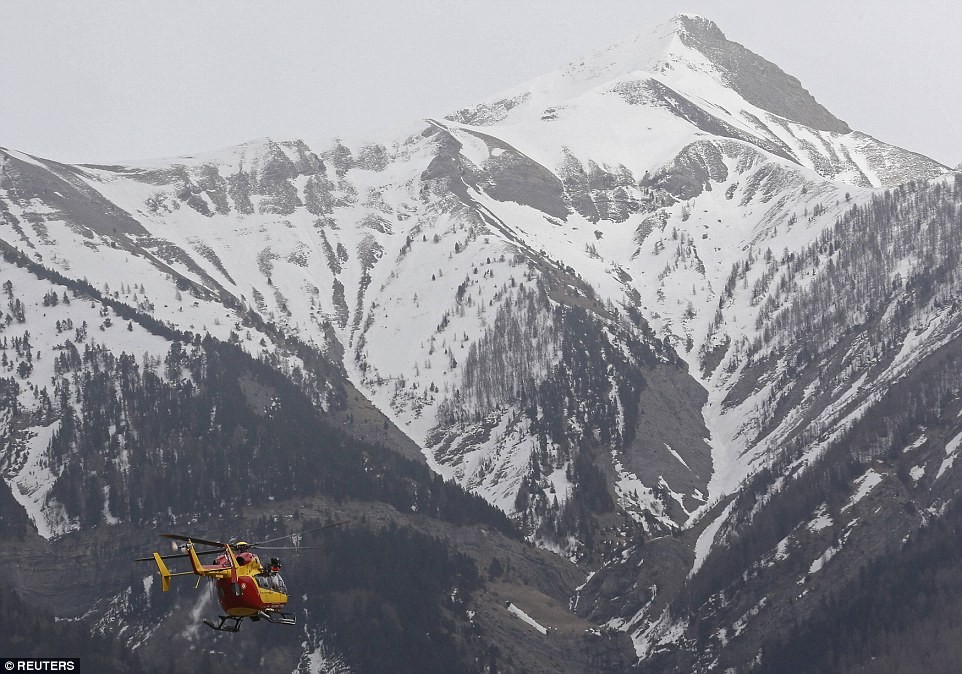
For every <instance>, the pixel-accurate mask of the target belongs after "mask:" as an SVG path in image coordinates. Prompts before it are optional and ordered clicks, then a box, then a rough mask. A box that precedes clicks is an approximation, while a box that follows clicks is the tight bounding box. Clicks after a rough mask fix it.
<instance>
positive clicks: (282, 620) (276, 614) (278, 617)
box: [255, 611, 297, 625]
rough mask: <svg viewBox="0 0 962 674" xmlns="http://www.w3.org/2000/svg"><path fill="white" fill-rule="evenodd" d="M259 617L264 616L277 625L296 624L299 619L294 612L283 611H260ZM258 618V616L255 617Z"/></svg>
mask: <svg viewBox="0 0 962 674" xmlns="http://www.w3.org/2000/svg"><path fill="white" fill-rule="evenodd" d="M257 617H258V618H263V619H264V620H266V621H267V622H269V623H274V624H275V625H296V624H297V619H296V616H295V615H294V614H293V613H283V612H281V611H258V612H257ZM255 620H256V618H255Z"/></svg>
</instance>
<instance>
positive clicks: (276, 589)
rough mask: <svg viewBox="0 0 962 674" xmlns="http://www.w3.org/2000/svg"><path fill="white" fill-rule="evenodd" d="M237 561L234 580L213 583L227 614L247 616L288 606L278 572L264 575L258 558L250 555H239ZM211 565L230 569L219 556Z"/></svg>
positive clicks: (285, 589) (222, 579)
mask: <svg viewBox="0 0 962 674" xmlns="http://www.w3.org/2000/svg"><path fill="white" fill-rule="evenodd" d="M236 559H237V562H238V566H237V580H236V581H235V580H233V579H232V578H230V577H221V578H218V579H217V580H216V581H215V585H216V587H217V600H218V601H219V602H220V605H221V608H223V609H224V612H225V613H226V614H227V615H230V616H237V617H249V616H255V615H258V614H259V613H260V612H261V611H265V610H277V609H282V608H284V606H286V605H287V586H286V585H285V583H284V579H283V578H281V575H280V574H279V573H268V572H266V571H265V570H264V568H263V566H262V565H261V563H260V560H259V559H258V558H257V555H255V554H253V553H250V552H242V553H240V554H238V555H237V557H236ZM212 566H215V567H218V568H222V569H230V568H231V560H230V559H229V558H228V557H227V555H221V556H220V557H218V558H217V559H215V560H214V564H213V565H212Z"/></svg>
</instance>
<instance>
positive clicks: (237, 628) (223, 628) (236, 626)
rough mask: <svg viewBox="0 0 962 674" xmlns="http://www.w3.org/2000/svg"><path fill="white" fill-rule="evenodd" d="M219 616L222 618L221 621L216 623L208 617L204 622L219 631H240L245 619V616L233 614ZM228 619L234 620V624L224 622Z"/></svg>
mask: <svg viewBox="0 0 962 674" xmlns="http://www.w3.org/2000/svg"><path fill="white" fill-rule="evenodd" d="M218 617H219V618H220V622H219V623H217V624H216V625H215V624H214V623H212V622H211V621H210V620H206V619H205V620H204V624H205V625H207V626H208V627H209V628H211V629H212V630H217V631H218V632H240V626H241V620H243V618H238V617H236V616H232V615H222V616H218ZM228 620H233V621H234V622H233V624H231V625H225V624H224V623H226V622H227V621H228Z"/></svg>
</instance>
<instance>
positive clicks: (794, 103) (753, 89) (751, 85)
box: [672, 14, 852, 133]
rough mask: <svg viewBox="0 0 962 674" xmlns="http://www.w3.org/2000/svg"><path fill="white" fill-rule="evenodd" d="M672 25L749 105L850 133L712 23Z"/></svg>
mask: <svg viewBox="0 0 962 674" xmlns="http://www.w3.org/2000/svg"><path fill="white" fill-rule="evenodd" d="M672 23H675V24H677V26H678V30H677V35H678V37H679V39H680V40H681V41H682V43H683V44H684V45H685V46H687V47H689V48H691V49H694V50H696V51H698V52H700V53H701V54H702V55H704V56H705V58H707V59H708V60H709V61H710V62H711V63H712V64H713V65H714V66H715V67H716V68H717V69H718V71H719V74H720V75H721V78H722V81H723V82H724V83H725V84H726V85H727V86H729V87H730V88H731V89H732V90H734V91H735V92H736V93H738V94H739V95H740V96H741V97H742V98H744V99H745V100H746V101H748V102H749V103H751V104H752V105H755V106H757V107H759V108H762V109H763V110H768V111H769V112H773V113H775V114H776V115H780V116H782V117H785V118H786V119H790V120H792V121H795V122H798V123H800V124H805V125H806V126H810V127H813V128H815V129H820V130H822V131H834V132H836V133H849V132H850V131H851V130H852V129H851V128H850V127H849V126H848V124H846V123H845V122H843V121H842V120H840V119H839V118H837V117H836V116H835V115H833V114H832V113H831V112H829V111H828V110H827V109H826V108H825V107H824V106H822V105H821V104H820V103H819V102H818V101H817V100H815V97H814V96H812V95H811V94H810V93H809V92H808V90H807V89H805V88H804V87H803V86H802V83H801V82H799V81H798V79H797V78H795V77H793V76H792V75H789V74H788V73H786V72H785V71H783V70H782V69H781V68H779V67H778V66H777V65H775V64H774V63H771V62H770V61H767V60H765V59H764V58H762V57H761V56H759V55H758V54H756V53H755V52H753V51H751V50H749V49H747V48H746V47H744V46H742V45H741V44H739V43H738V42H732V41H731V40H729V39H728V38H727V37H726V36H725V33H724V32H722V30H721V29H720V28H719V27H718V26H717V25H716V24H715V23H714V22H713V21H710V20H708V19H706V18H704V17H701V16H697V15H695V14H679V15H677V16H675V17H674V18H673V19H672Z"/></svg>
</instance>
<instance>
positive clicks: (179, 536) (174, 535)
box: [161, 534, 228, 548]
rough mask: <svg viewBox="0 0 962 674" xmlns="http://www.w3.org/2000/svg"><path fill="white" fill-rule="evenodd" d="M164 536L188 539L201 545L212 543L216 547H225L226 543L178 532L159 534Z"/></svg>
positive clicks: (174, 538)
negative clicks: (182, 534) (183, 534)
mask: <svg viewBox="0 0 962 674" xmlns="http://www.w3.org/2000/svg"><path fill="white" fill-rule="evenodd" d="M161 536H163V537H164V538H171V539H173V540H175V541H190V542H191V543H200V544H201V545H213V546H214V547H217V548H223V547H226V546H227V545H228V544H227V543H221V542H220V541H205V540H204V539H203V538H194V537H193V536H181V535H180V534H161Z"/></svg>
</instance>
